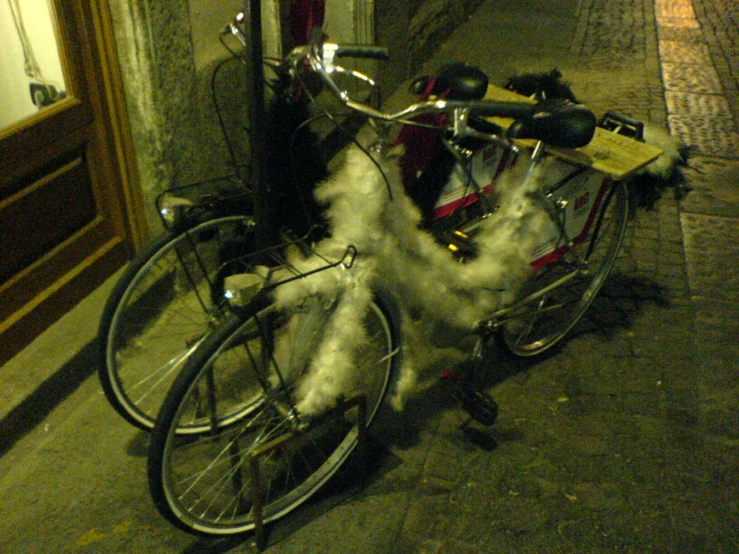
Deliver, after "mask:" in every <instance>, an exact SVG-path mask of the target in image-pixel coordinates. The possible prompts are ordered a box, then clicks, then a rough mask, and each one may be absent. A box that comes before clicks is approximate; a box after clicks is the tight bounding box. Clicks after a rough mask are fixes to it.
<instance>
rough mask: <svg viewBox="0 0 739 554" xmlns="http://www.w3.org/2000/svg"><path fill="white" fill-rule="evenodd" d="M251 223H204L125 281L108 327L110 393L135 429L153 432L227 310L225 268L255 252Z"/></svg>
mask: <svg viewBox="0 0 739 554" xmlns="http://www.w3.org/2000/svg"><path fill="white" fill-rule="evenodd" d="M250 232H251V219H249V218H247V217H246V216H232V217H225V218H220V219H216V220H212V221H207V222H205V223H202V224H200V225H198V226H196V227H194V228H192V229H190V230H188V231H187V232H184V233H182V234H179V235H176V236H172V237H171V238H170V239H169V240H168V241H162V242H161V243H160V244H159V246H158V247H156V248H154V249H153V250H152V251H150V252H148V253H147V257H146V258H145V262H144V263H143V264H140V265H138V266H135V264H134V267H133V268H132V269H133V270H135V271H133V272H132V274H130V275H129V274H126V275H124V277H123V278H122V283H121V284H122V285H125V286H124V287H119V288H117V290H116V291H115V292H116V294H113V295H111V299H110V300H109V305H108V306H106V313H105V314H104V316H103V320H102V321H101V333H100V340H101V341H105V345H104V348H105V367H104V368H101V371H100V375H101V381H102V383H103V387H104V388H105V391H106V394H107V396H108V398H109V400H110V401H111V403H112V404H113V406H114V407H115V408H116V410H118V411H119V412H120V413H121V415H123V416H124V417H125V418H126V419H127V420H129V421H130V422H131V423H133V424H135V425H137V426H139V427H141V428H143V429H150V428H151V427H153V424H154V417H155V416H156V414H157V412H158V410H159V408H160V406H161V403H162V401H163V399H164V396H165V395H166V393H167V391H168V389H169V387H170V386H171V384H172V383H173V381H174V379H175V377H176V375H177V374H178V373H179V371H180V370H181V369H182V367H183V365H184V363H185V362H186V360H187V358H188V357H189V355H190V354H191V353H192V352H193V350H194V349H195V348H196V347H197V346H198V345H199V344H200V342H202V340H203V338H204V337H205V335H207V333H208V332H209V331H210V329H211V328H212V326H213V325H214V324H215V322H217V320H218V319H220V318H222V317H223V315H224V312H225V306H224V305H223V304H219V302H220V299H221V298H222V295H221V294H219V293H218V289H219V282H218V278H219V277H220V276H219V275H218V271H219V268H220V267H222V264H223V263H224V262H225V261H228V260H229V259H231V257H232V256H234V255H237V254H243V253H245V251H246V250H248V248H249V245H250V244H251V243H250V241H249V238H250Z"/></svg>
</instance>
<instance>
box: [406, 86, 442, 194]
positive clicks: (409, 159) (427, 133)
mask: <svg viewBox="0 0 739 554" xmlns="http://www.w3.org/2000/svg"><path fill="white" fill-rule="evenodd" d="M435 84H436V80H435V79H434V78H431V79H429V83H428V85H427V86H426V90H424V92H423V94H422V95H421V97H420V98H419V101H424V100H428V97H429V96H430V95H431V91H432V90H433V89H434V85H435ZM440 96H441V97H444V96H445V95H444V94H442V95H440ZM445 120H446V115H442V114H439V115H434V114H428V115H422V116H420V117H417V118H415V119H414V121H416V122H418V123H422V124H424V125H431V126H433V127H441V126H442V125H443V123H444V121H445ZM440 132H441V131H439V130H437V129H428V128H425V127H415V126H413V125H404V126H403V128H402V129H400V132H399V133H398V137H397V139H396V140H395V144H402V145H403V146H404V148H405V154H403V157H402V158H401V159H400V169H401V171H402V176H403V186H404V187H405V190H406V192H407V193H408V194H409V195H410V194H411V191H412V189H413V184H414V182H415V180H416V178H417V177H418V174H419V172H422V171H423V170H424V169H425V168H426V166H427V165H428V164H429V162H430V161H431V158H433V157H434V155H436V149H437V148H439V145H440V144H441V143H440V142H439V133H440Z"/></svg>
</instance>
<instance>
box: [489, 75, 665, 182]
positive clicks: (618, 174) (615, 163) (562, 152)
mask: <svg viewBox="0 0 739 554" xmlns="http://www.w3.org/2000/svg"><path fill="white" fill-rule="evenodd" d="M485 99H486V100H496V101H503V102H531V103H532V104H533V103H534V100H532V99H531V98H527V97H525V96H522V95H520V94H517V93H515V92H513V91H510V90H506V89H504V88H500V87H496V86H494V85H490V86H489V87H488V93H487V95H486V96H485ZM491 121H492V122H493V123H495V124H496V125H499V126H500V127H501V128H503V129H504V130H505V129H508V127H509V126H510V125H511V123H513V120H512V119H509V118H502V117H494V118H491ZM515 143H516V144H518V145H520V146H523V147H527V148H532V147H533V146H534V144H535V143H536V141H534V140H529V139H525V140H516V141H515ZM546 151H547V152H548V153H550V154H553V155H555V156H557V157H558V158H561V159H563V160H566V161H568V162H572V163H575V164H578V165H585V166H588V167H592V168H594V169H596V170H598V171H601V172H603V173H606V174H607V175H610V176H611V177H613V178H614V179H624V178H625V177H628V176H629V175H631V174H632V173H634V172H635V171H638V170H639V169H641V168H643V167H644V166H646V165H648V164H649V163H650V162H652V161H654V160H655V159H657V158H658V157H659V156H660V154H662V149H660V148H657V147H655V146H651V145H649V144H646V143H644V142H639V141H637V140H634V139H632V138H629V137H626V136H623V135H619V134H616V133H612V132H611V131H607V130H606V129H601V128H600V127H599V128H597V129H596V130H595V136H594V137H593V140H592V141H590V144H588V145H587V146H584V147H582V148H556V147H554V146H547V147H546Z"/></svg>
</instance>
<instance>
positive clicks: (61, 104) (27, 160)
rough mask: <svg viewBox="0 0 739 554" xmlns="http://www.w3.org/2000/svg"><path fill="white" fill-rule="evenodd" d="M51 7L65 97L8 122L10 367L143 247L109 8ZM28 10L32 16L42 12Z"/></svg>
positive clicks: (53, 2)
mask: <svg viewBox="0 0 739 554" xmlns="http://www.w3.org/2000/svg"><path fill="white" fill-rule="evenodd" d="M38 1H39V0H33V2H38ZM40 1H42V2H46V0H40ZM33 2H31V3H33ZM22 3H23V2H18V1H17V0H10V2H9V4H10V5H11V6H13V5H15V6H16V7H17V6H19V5H20V4H22ZM49 5H50V6H52V8H53V9H52V11H51V13H52V16H53V17H54V19H53V21H52V25H51V26H50V27H49V28H54V29H56V32H57V33H58V36H57V40H56V43H57V45H58V55H59V61H60V66H61V67H62V69H63V83H62V84H61V85H59V87H60V88H62V87H63V88H64V91H65V96H64V97H60V98H58V99H57V101H56V102H53V103H49V104H48V105H42V104H43V101H42V99H41V96H37V97H36V100H37V106H36V109H37V111H36V112H35V113H32V114H31V115H27V116H25V117H23V118H22V119H20V120H18V121H16V122H14V123H12V124H10V125H9V126H8V127H7V128H5V129H0V364H2V363H3V362H4V361H6V360H7V359H8V358H9V357H10V356H12V354H13V353H15V352H17V351H18V349H19V348H21V347H22V346H23V345H25V344H27V343H28V342H30V340H32V339H33V338H34V337H35V335H36V334H37V333H38V332H40V331H41V330H43V329H44V328H45V327H47V326H48V325H49V324H51V323H52V322H53V321H54V320H56V319H58V318H59V317H61V315H63V314H64V313H65V311H67V310H68V309H70V308H71V307H72V306H73V305H74V304H75V303H76V302H78V301H79V300H81V299H82V298H83V297H84V296H85V295H87V294H88V293H89V292H91V291H92V290H93V289H94V288H95V287H96V286H97V285H99V284H100V283H101V282H102V280H104V279H105V278H106V277H107V276H108V275H110V274H112V272H113V271H115V270H116V269H117V268H118V267H120V266H121V265H122V264H123V263H124V262H125V260H126V259H127V258H129V257H130V256H131V255H132V253H133V251H134V247H135V241H134V240H133V236H134V234H135V233H134V232H133V229H132V226H133V225H136V221H137V218H136V214H133V216H132V214H131V213H130V212H131V210H134V209H135V206H136V205H137V203H136V202H135V196H136V191H135V190H133V189H132V188H131V187H132V186H135V178H134V177H135V174H134V173H133V169H132V166H133V160H131V159H126V157H125V156H124V152H130V151H131V148H130V144H129V143H128V141H129V140H130V139H129V138H128V134H127V121H126V119H125V108H124V107H123V105H122V96H121V94H120V92H119V91H120V82H116V77H117V67H115V59H116V58H115V51H114V47H113V42H112V34H111V33H110V22H109V14H108V13H107V5H106V3H105V2H104V1H103V0H50V1H49ZM22 15H24V16H26V17H25V18H24V19H23V20H24V21H28V20H29V18H30V17H33V14H32V12H28V13H26V11H23V12H22ZM27 36H28V37H29V38H30V37H31V36H32V33H31V32H30V30H29V32H28V33H27ZM12 38H13V36H12V35H11V36H9V37H8V36H0V49H5V50H6V51H10V50H11V48H10V45H6V44H5V42H7V41H8V40H10V39H12ZM19 38H20V37H16V40H18V39H19ZM31 46H33V45H32V44H31ZM27 51H28V47H26V49H25V52H26V53H25V54H24V57H25V59H26V60H27V59H28V57H29V56H28V54H27ZM26 73H28V72H26ZM32 73H33V72H32ZM26 77H27V80H28V81H29V82H28V83H23V86H21V87H20V88H21V89H24V88H25V87H26V85H28V89H29V96H30V92H31V91H32V90H35V91H36V92H37V93H38V91H39V90H40V89H39V83H38V81H39V76H38V73H34V74H33V75H26ZM42 78H43V80H44V81H45V82H46V83H48V81H46V80H45V77H42ZM2 79H6V77H5V76H0V80H2ZM57 82H58V79H57ZM6 85H7V83H6ZM34 85H35V88H34ZM42 85H43V86H46V85H45V84H44V83H42ZM5 88H7V86H6V87H5ZM16 88H18V87H16ZM43 90H47V89H43ZM43 90H42V92H43ZM56 90H58V89H56ZM116 91H118V92H116ZM136 233H137V234H138V235H140V230H138V231H136Z"/></svg>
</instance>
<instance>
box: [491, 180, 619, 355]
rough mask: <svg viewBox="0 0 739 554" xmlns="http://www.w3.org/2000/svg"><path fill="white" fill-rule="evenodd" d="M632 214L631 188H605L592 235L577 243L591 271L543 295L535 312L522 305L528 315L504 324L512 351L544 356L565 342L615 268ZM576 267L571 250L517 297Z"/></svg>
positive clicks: (591, 231) (530, 280)
mask: <svg viewBox="0 0 739 554" xmlns="http://www.w3.org/2000/svg"><path fill="white" fill-rule="evenodd" d="M628 212H629V204H628V192H627V189H626V186H625V185H624V183H623V182H620V181H619V182H617V183H615V184H614V185H612V186H611V187H610V189H609V190H608V191H607V193H606V195H605V197H604V199H603V203H602V204H601V206H600V207H599V209H598V215H597V217H596V219H595V221H594V224H593V225H592V226H591V227H590V230H589V234H588V236H587V237H586V239H585V240H584V241H583V242H581V243H580V244H579V245H578V246H577V247H576V248H580V249H585V250H586V251H585V252H584V253H583V254H582V258H583V260H585V261H586V262H587V266H588V269H587V272H586V273H585V274H584V275H582V276H580V277H575V278H574V279H572V280H571V281H569V282H568V283H566V284H564V285H562V286H560V287H558V288H555V289H554V290H552V291H551V292H550V293H548V294H546V295H545V296H543V297H541V298H540V299H539V300H537V301H536V302H537V306H536V310H534V311H533V312H532V311H530V308H528V307H526V306H524V308H522V311H524V312H526V315H519V316H518V317H516V318H514V319H513V320H512V321H510V322H508V323H506V324H505V325H504V326H503V329H502V339H503V345H504V346H505V348H506V349H507V350H508V351H509V352H511V353H512V354H514V355H516V356H519V357H528V356H535V355H538V354H541V353H542V352H545V351H546V350H549V349H550V348H551V347H553V346H554V345H555V344H557V343H558V342H559V341H561V340H562V339H563V338H564V337H565V336H566V335H567V333H569V332H570V331H571V330H572V328H573V327H574V326H575V325H576V324H577V323H578V322H579V321H580V319H581V318H582V316H583V315H584V314H585V312H586V311H587V309H588V308H589V307H590V305H591V304H592V302H593V300H594V299H595V297H596V295H597V294H598V292H599V291H600V289H601V287H602V286H603V283H604V282H605V280H606V279H607V277H608V275H609V274H610V272H611V269H612V268H613V264H614V262H615V261H616V257H617V256H618V252H619V250H620V248H621V244H622V243H623V238H624V234H625V232H626V225H627V223H628ZM574 266H575V262H574V261H573V260H572V251H570V252H568V253H565V254H564V255H563V256H562V257H561V258H560V259H559V260H557V261H555V262H554V263H552V264H549V265H547V266H545V267H544V268H542V269H540V270H539V271H538V272H536V273H535V274H534V275H533V276H532V277H531V278H530V279H529V281H528V282H527V284H526V285H525V286H524V288H523V290H522V292H521V294H520V295H519V298H525V297H526V296H527V295H529V294H531V293H533V292H534V291H537V290H541V289H542V288H544V287H545V286H547V285H549V284H551V283H554V282H556V281H557V280H558V279H560V278H561V277H563V276H564V275H566V274H567V273H569V272H572V271H573V269H572V268H573V267H574ZM575 271H576V270H575ZM555 306H559V307H558V308H553V307H555Z"/></svg>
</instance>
